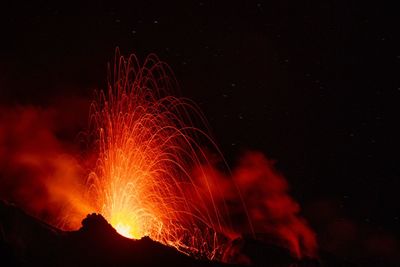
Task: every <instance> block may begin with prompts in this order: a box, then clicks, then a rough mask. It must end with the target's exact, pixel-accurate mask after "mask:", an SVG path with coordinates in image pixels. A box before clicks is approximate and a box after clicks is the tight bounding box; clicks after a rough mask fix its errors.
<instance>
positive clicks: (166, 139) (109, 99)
mask: <svg viewBox="0 0 400 267" xmlns="http://www.w3.org/2000/svg"><path fill="white" fill-rule="evenodd" d="M113 75H114V76H113V80H112V81H110V84H109V87H108V92H107V93H104V92H103V91H101V92H99V93H98V95H97V100H96V101H95V102H93V104H92V108H91V117H90V118H91V120H90V126H91V136H93V137H94V138H93V139H94V144H95V146H96V147H97V149H98V159H97V166H96V168H95V169H94V170H93V171H92V172H91V173H90V175H89V177H88V181H87V183H88V188H89V189H88V192H87V193H88V198H89V201H90V203H91V204H92V205H93V206H94V208H95V211H96V212H98V213H101V214H102V215H103V216H104V217H105V218H106V219H107V220H108V221H109V222H110V223H111V225H113V227H114V228H115V229H116V230H117V231H118V232H119V233H120V234H121V235H124V236H126V237H129V238H136V239H138V238H141V237H143V236H149V237H150V238H152V239H153V240H156V241H159V242H161V243H164V244H167V245H170V246H174V247H175V248H177V249H178V250H180V251H183V252H185V253H189V254H192V255H198V256H205V257H207V258H211V259H212V258H215V257H216V254H217V253H219V252H218V249H219V241H218V238H217V232H222V228H223V226H224V225H225V223H224V221H223V218H222V216H221V211H220V209H219V208H218V207H217V205H216V204H215V203H214V201H213V197H214V196H210V195H211V192H210V189H209V188H208V189H207V187H206V189H204V188H201V187H200V186H199V185H196V184H195V183H194V181H193V180H192V177H191V171H192V169H193V168H195V167H197V168H200V169H202V167H201V166H203V165H204V166H208V165H209V164H210V163H209V162H208V161H207V158H206V156H205V152H204V151H203V150H202V148H201V147H200V145H199V144H198V140H201V141H202V144H207V142H208V144H210V146H212V147H214V144H213V143H212V141H210V138H208V136H207V135H206V134H204V133H203V132H202V131H200V130H199V129H197V128H195V127H193V119H196V117H197V119H198V123H200V124H204V120H203V118H202V116H201V115H200V113H199V112H198V110H197V109H196V108H195V107H194V106H193V104H191V103H190V102H189V101H186V100H182V99H179V98H175V97H172V96H169V95H168V94H167V93H169V92H170V91H171V90H172V89H174V88H175V87H176V83H175V80H174V78H173V77H174V76H173V74H172V72H171V71H170V69H169V67H168V66H167V65H166V64H164V63H162V62H160V61H159V60H158V59H157V57H156V56H154V55H151V56H149V57H148V58H147V59H146V61H145V62H144V64H143V65H142V66H141V65H140V64H139V63H138V61H137V59H136V57H135V56H133V55H132V56H130V57H129V59H127V60H126V59H125V58H123V57H119V56H118V55H117V56H116V64H115V66H114V70H113ZM201 184H205V185H208V181H207V178H205V179H204V180H203V181H201ZM205 199H207V201H206V200H205ZM210 199H211V202H210ZM219 199H220V197H219Z"/></svg>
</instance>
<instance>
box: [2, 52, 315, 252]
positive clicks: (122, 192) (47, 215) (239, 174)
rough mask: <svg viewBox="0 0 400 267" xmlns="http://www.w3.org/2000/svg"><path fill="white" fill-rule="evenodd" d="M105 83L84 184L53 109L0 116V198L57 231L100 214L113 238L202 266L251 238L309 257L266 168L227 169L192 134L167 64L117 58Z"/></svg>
mask: <svg viewBox="0 0 400 267" xmlns="http://www.w3.org/2000/svg"><path fill="white" fill-rule="evenodd" d="M109 74H110V76H109V78H108V82H109V85H108V90H107V91H99V92H97V94H96V99H95V101H93V103H92V105H91V110H90V121H89V131H88V132H89V140H90V141H89V144H90V147H89V150H88V154H90V155H95V159H96V162H95V164H94V165H91V166H92V167H91V172H90V173H89V174H87V173H86V175H85V174H84V173H85V171H84V170H83V169H84V168H83V165H84V164H85V162H83V163H82V164H81V163H80V162H79V161H78V160H76V159H75V158H74V157H66V154H67V155H69V154H70V153H71V151H75V150H74V149H71V150H69V149H67V147H68V145H66V144H63V143H62V142H61V141H60V140H59V139H58V138H57V134H56V132H57V130H59V129H58V128H59V127H60V123H59V121H64V120H62V119H61V120H60V119H57V118H58V117H57V116H55V115H56V114H54V111H53V109H49V110H42V109H39V108H37V109H35V108H32V107H19V108H16V109H15V110H11V111H10V110H8V109H4V110H2V109H0V111H2V112H0V148H4V147H5V148H6V149H5V150H3V152H2V150H0V162H6V163H7V164H3V165H1V164H0V179H1V180H0V182H1V184H2V187H0V197H1V198H6V199H11V200H13V199H14V200H18V203H19V204H20V205H21V206H22V207H23V208H25V209H26V210H28V211H30V212H31V213H32V214H35V215H37V216H38V217H41V218H43V219H44V220H46V221H47V222H49V223H51V224H54V225H57V226H58V227H60V228H62V229H64V230H74V229H77V228H78V227H79V222H80V221H81V220H82V218H84V216H86V215H87V213H90V212H97V213H100V214H102V215H103V216H104V217H105V218H106V219H107V221H108V222H109V223H110V224H111V225H112V226H113V227H114V228H115V229H116V230H117V231H118V232H119V233H120V234H121V235H124V236H126V237H129V238H136V239H139V238H141V237H143V236H149V237H150V238H152V239H153V240H156V241H159V242H161V243H163V244H167V245H170V246H173V247H175V248H177V249H178V250H180V251H182V252H184V253H187V254H190V255H193V256H198V257H203V258H208V259H217V260H224V257H228V256H229V255H228V254H229V253H228V254H227V253H226V251H227V249H226V248H227V247H229V246H230V244H229V242H230V241H232V240H234V239H235V238H238V237H240V236H241V234H244V235H251V236H252V237H256V235H255V233H266V234H268V235H267V236H272V237H273V238H272V239H271V240H276V239H277V240H279V242H277V245H280V246H284V247H286V248H287V249H289V250H290V251H291V252H292V254H293V255H294V256H295V257H297V258H301V257H305V256H310V257H313V256H315V255H316V249H317V243H316V238H315V235H314V233H313V231H312V230H311V229H310V228H309V227H308V225H307V223H306V221H305V220H304V219H303V218H301V216H299V211H300V207H299V205H298V204H297V203H296V201H294V200H293V199H292V198H291V197H290V195H289V194H288V191H289V186H288V183H287V182H286V180H285V178H284V177H283V176H282V175H281V174H279V172H277V170H275V168H274V166H273V162H272V161H270V160H269V159H267V158H266V157H265V156H264V155H263V154H262V153H257V152H247V153H245V154H244V156H243V157H242V159H241V160H240V161H239V162H238V165H237V166H236V167H235V168H233V170H232V171H229V168H228V167H227V166H226V163H225V161H224V159H223V156H222V154H221V153H220V152H219V150H218V148H217V146H216V145H215V143H214V142H213V141H212V139H211V138H210V137H209V136H208V135H207V132H204V131H202V130H200V129H207V123H206V121H205V119H204V117H203V116H202V114H201V112H200V111H199V109H198V108H197V107H196V105H195V104H193V103H192V102H191V101H190V100H188V99H182V98H176V97H173V96H171V95H170V94H171V93H172V91H173V90H174V89H176V88H177V83H176V81H175V79H174V75H173V73H172V71H171V70H170V68H169V67H168V65H166V64H165V63H163V62H160V61H159V60H158V58H157V57H156V56H155V55H150V56H149V57H148V58H147V59H146V60H145V62H144V63H143V64H142V65H141V64H139V62H138V60H137V58H136V57H135V56H134V55H131V56H130V57H129V58H127V59H126V58H124V57H122V56H120V55H119V53H118V52H117V53H116V57H115V63H114V68H113V70H109ZM68 107H70V104H69V103H68ZM57 108H58V109H59V110H60V112H65V110H66V109H65V108H62V107H57ZM68 113H70V110H69V109H68ZM74 117H75V116H74ZM195 125H196V126H198V127H199V128H196V127H195ZM61 126H64V125H63V124H62V125H61ZM61 129H64V128H62V127H61ZM92 149H94V151H93V150H92ZM92 152H94V153H92ZM210 152H211V153H210ZM210 155H212V156H211V157H210ZM215 155H217V156H215ZM90 159H91V158H90ZM90 159H88V161H90ZM221 166H222V167H223V169H221V168H218V167H221ZM21 170H23V172H21ZM82 176H83V177H84V178H83V180H84V181H86V183H84V184H82V182H81V181H82ZM4 177H5V178H4ZM7 177H10V178H9V179H8V180H7ZM238 189H240V192H239V190H238ZM257 237H260V235H257ZM272 242H274V241H272ZM228 250H229V249H228ZM231 251H233V250H231ZM241 258H243V257H242V256H241Z"/></svg>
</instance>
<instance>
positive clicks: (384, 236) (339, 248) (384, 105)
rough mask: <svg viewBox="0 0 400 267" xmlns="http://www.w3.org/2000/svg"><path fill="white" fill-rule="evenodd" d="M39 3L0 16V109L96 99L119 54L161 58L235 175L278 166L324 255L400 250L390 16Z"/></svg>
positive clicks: (293, 7)
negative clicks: (244, 166) (251, 162)
mask: <svg viewBox="0 0 400 267" xmlns="http://www.w3.org/2000/svg"><path fill="white" fill-rule="evenodd" d="M6 2H10V3H11V2H16V1H6ZM36 2H37V3H33V1H32V2H28V3H25V4H24V3H22V2H18V3H15V4H10V3H9V4H3V6H2V7H1V15H0V25H1V26H0V31H1V32H0V34H1V42H0V103H1V105H3V106H4V105H6V106H15V105H35V106H47V105H51V104H52V101H54V99H56V98H60V97H61V98H63V97H65V98H68V97H71V96H75V97H82V98H87V99H90V97H91V95H92V92H93V89H95V88H104V87H105V85H106V74H107V62H109V61H112V60H113V55H114V51H115V48H116V47H117V46H119V47H120V49H121V53H122V54H125V55H127V54H129V53H131V52H134V53H136V54H137V55H138V57H139V58H140V59H141V60H143V59H144V58H145V57H146V55H147V54H149V53H155V54H157V55H158V56H159V57H160V59H162V60H163V61H165V62H167V63H168V64H169V65H170V66H171V67H172V69H173V70H174V72H175V75H176V78H177V80H178V81H179V83H180V86H181V88H180V94H181V96H185V97H189V98H191V99H193V100H194V101H195V102H197V103H198V104H199V106H200V107H201V108H202V110H203V112H204V113H205V116H206V117H207V119H208V120H209V124H210V126H211V128H212V131H213V135H214V136H215V138H216V140H217V143H218V144H219V145H220V147H221V149H222V151H223V152H224V155H225V156H226V158H227V159H228V161H229V163H230V164H231V165H232V166H234V165H235V162H236V161H237V159H238V158H239V157H240V155H241V154H242V153H243V152H244V151H247V150H255V151H261V152H263V153H265V154H266V155H267V156H268V157H269V158H272V159H274V160H276V162H277V163H276V164H277V165H276V166H277V168H278V169H279V170H280V171H281V172H282V173H283V174H284V175H285V176H286V177H287V179H288V181H289V183H290V184H291V194H292V195H293V196H294V198H295V199H296V200H298V202H299V203H300V204H301V206H302V214H303V215H304V216H305V217H306V218H307V219H308V221H309V223H310V224H311V226H312V227H313V228H314V229H315V230H316V232H317V233H318V236H319V239H320V246H321V248H322V249H325V250H328V251H331V252H333V253H336V254H337V255H339V256H342V257H348V258H358V257H366V256H365V255H364V256H363V255H362V254H363V253H364V252H365V251H368V250H367V248H368V245H365V244H366V243H368V242H370V241H371V240H375V239H374V238H376V239H379V241H377V242H381V243H382V242H383V243H382V244H389V245H388V246H389V247H390V248H391V249H393V247H394V248H399V247H400V246H399V242H398V239H399V237H400V232H399V230H400V201H399V193H400V192H399V185H400V182H399V177H400V164H399V160H400V157H399V155H398V151H399V148H400V146H399V145H400V142H399V136H400V131H399V127H398V115H399V114H400V113H399V111H400V110H399V103H400V102H399V100H400V87H399V86H400V84H399V83H398V82H397V79H396V78H397V76H398V68H396V67H395V66H398V63H399V60H400V54H399V53H396V52H394V50H393V49H392V48H393V47H394V46H395V45H396V44H398V30H395V28H396V27H395V25H396V23H395V16H394V15H393V14H391V12H390V8H388V7H384V6H383V5H382V4H378V3H374V4H373V5H372V4H367V3H366V2H365V1H364V2H363V3H362V6H360V5H356V4H351V3H349V1H343V2H344V3H337V2H338V1H324V0H322V1H305V2H306V3H299V2H302V1H270V3H264V2H262V1H181V3H179V4H178V3H171V1H158V2H157V1H127V2H128V3H121V4H118V3H115V2H116V1H112V2H114V3H112V4H106V3H105V1H94V2H92V3H86V4H79V5H72V4H65V5H63V4H55V3H53V2H52V1H49V2H45V1H36ZM217 2H218V4H216V3H217ZM291 2H296V3H291ZM183 3H184V4H183ZM392 10H393V9H392ZM393 12H394V10H393ZM397 52H398V51H397ZM70 108H71V109H73V107H70ZM81 117H82V118H83V119H82V120H83V121H85V122H86V119H87V114H86V113H84V112H82V115H81ZM73 134H76V133H75V132H74V133H73ZM64 138H69V137H64ZM349 232H352V233H353V232H355V233H354V235H353V234H352V235H351V237H348V236H349ZM369 237H371V238H369ZM335 238H336V239H335ZM368 238H369V239H368ZM332 239H335V240H336V241H332ZM335 242H336V243H335ZM371 242H372V241H371ZM332 243H333V244H332ZM360 243H362V244H363V245H362V246H359V244H360ZM381 243H379V244H381ZM390 244H391V245H390ZM348 247H350V248H352V249H348ZM344 250H346V251H344ZM376 253H379V252H376ZM382 253H386V252H382ZM371 255H372V256H373V255H374V254H373V253H372V254H371ZM377 255H378V254H377ZM379 255H380V254H379Z"/></svg>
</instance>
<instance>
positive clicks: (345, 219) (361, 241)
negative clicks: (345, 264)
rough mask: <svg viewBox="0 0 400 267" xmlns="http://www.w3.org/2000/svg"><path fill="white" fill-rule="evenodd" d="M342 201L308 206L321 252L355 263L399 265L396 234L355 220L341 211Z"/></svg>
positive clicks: (307, 211) (330, 200)
mask: <svg viewBox="0 0 400 267" xmlns="http://www.w3.org/2000/svg"><path fill="white" fill-rule="evenodd" d="M341 206H342V205H341V201H340V200H339V199H333V198H331V199H328V198H326V199H319V200H317V201H315V202H314V203H312V204H310V205H309V206H308V207H307V210H306V213H307V214H308V217H309V218H310V220H311V221H312V222H313V225H316V226H317V228H316V230H317V232H319V233H320V234H319V245H320V248H321V250H324V251H327V252H329V253H332V254H334V255H336V256H338V257H340V258H345V259H348V260H349V261H351V262H359V263H363V262H364V263H368V264H369V265H371V264H373V262H375V263H376V265H381V264H380V263H379V261H382V262H386V263H387V264H389V263H390V264H392V265H394V266H398V265H399V264H400V255H399V253H398V251H400V242H399V239H398V237H396V235H395V234H393V233H390V232H388V231H385V230H383V229H382V228H379V227H377V226H375V225H373V224H370V223H368V222H367V221H364V222H362V221H360V220H356V219H354V218H351V216H350V215H348V214H345V212H344V211H343V210H342V209H341V208H340V207H341Z"/></svg>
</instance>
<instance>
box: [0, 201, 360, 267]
mask: <svg viewBox="0 0 400 267" xmlns="http://www.w3.org/2000/svg"><path fill="white" fill-rule="evenodd" d="M0 232H1V235H0V259H1V260H0V261H1V266H198V267H201V266H204V267H207V266H214V267H222V266H246V265H250V266H271V267H278V266H279V267H289V266H299V267H319V266H320V267H323V266H336V267H337V266H344V267H346V266H349V267H351V266H353V265H350V264H346V263H343V262H342V261H340V260H338V259H336V258H334V257H330V256H327V255H323V256H322V257H323V258H322V259H320V260H311V259H303V260H301V261H299V260H296V259H295V258H293V257H292V256H291V254H290V251H289V250H287V249H285V248H283V247H278V246H275V245H273V244H268V243H265V242H263V241H260V240H256V239H252V238H250V237H249V238H239V239H236V240H234V241H233V242H232V244H231V245H230V247H229V248H227V250H226V255H225V260H226V261H228V262H230V263H221V262H216V261H209V260H204V259H196V258H193V257H190V256H188V255H186V254H183V253H181V252H179V251H178V250H176V249H175V248H173V247H169V246H166V245H163V244H161V243H159V242H156V241H153V240H152V239H150V238H149V237H143V238H141V239H139V240H134V239H129V238H126V237H123V236H122V235H120V234H118V232H117V231H116V230H115V229H114V228H113V227H112V226H111V225H110V224H109V223H108V222H107V221H106V220H105V219H104V218H103V217H102V216H101V215H99V214H90V215H88V216H87V217H86V218H85V219H84V220H83V221H82V227H81V228H80V229H79V230H77V231H62V230H60V229H57V228H55V227H53V226H51V225H49V224H47V223H45V222H43V221H41V220H39V219H37V218H35V217H33V216H31V215H28V214H27V213H25V212H24V211H23V210H21V209H20V208H18V207H17V206H15V205H14V204H11V203H8V202H5V201H0ZM238 262H241V263H245V264H242V265H240V264H238Z"/></svg>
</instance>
